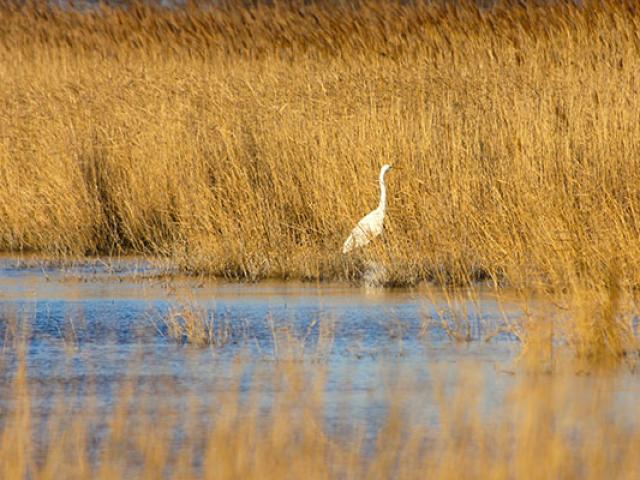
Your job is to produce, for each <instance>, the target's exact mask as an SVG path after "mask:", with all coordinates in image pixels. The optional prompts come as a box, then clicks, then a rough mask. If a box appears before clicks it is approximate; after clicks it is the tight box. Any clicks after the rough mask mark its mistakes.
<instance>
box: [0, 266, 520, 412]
mask: <svg viewBox="0 0 640 480" xmlns="http://www.w3.org/2000/svg"><path fill="white" fill-rule="evenodd" d="M456 305H457V307H458V308H459V310H460V311H461V312H464V315H466V318H467V319H469V324H470V328H469V330H468V331H466V330H465V332H464V334H465V335H470V337H471V338H470V339H471V341H470V342H463V343H460V344H458V343H456V342H453V341H452V340H451V339H450V337H449V336H448V335H447V332H446V329H443V328H442V325H443V322H444V323H446V324H451V325H452V326H453V325H454V323H455V322H454V317H455V316H454V315H453V313H452V311H451V306H452V304H451V302H450V301H447V300H446V299H445V298H444V297H443V296H442V295H439V294H438V293H434V292H431V291H428V290H427V289H424V288H422V289H402V290H384V289H365V288H359V287H354V286H350V285H338V284H314V283H291V282H287V283H285V282H266V283H256V284H248V283H242V284H237V283H228V282H224V281H216V280H202V279H195V278H187V277H179V276H164V275H162V270H161V269H158V268H157V267H154V266H153V265H151V264H148V263H145V262H142V261H136V260H117V261H115V260H112V261H109V262H108V263H105V262H101V261H98V262H89V263H81V264H78V265H76V266H71V267H70V266H66V267H64V268H62V267H55V266H47V265H46V264H42V263H40V262H37V261H33V260H30V261H26V262H25V261H18V260H16V259H15V258H4V259H2V260H1V261H0V311H2V312H3V315H4V316H5V317H7V318H8V317H10V316H13V317H15V318H17V320H18V323H19V324H21V325H22V326H27V327H28V341H27V352H26V363H27V366H28V369H29V377H30V379H31V381H32V382H33V383H35V384H38V385H39V386H40V387H41V388H42V393H41V394H42V395H43V397H44V398H46V397H48V396H50V395H52V393H53V392H52V390H55V389H60V388H64V387H65V386H68V385H70V384H77V383H78V382H82V381H83V379H86V378H89V376H91V377H92V378H93V379H97V382H98V384H99V385H100V387H101V391H102V392H103V400H104V401H109V395H110V394H111V393H112V392H113V391H114V387H115V386H116V385H119V383H120V382H121V381H122V380H123V379H124V378H126V377H127V375H128V372H129V371H130V370H131V364H132V362H134V360H136V359H138V360H139V359H143V361H142V363H141V366H140V367H139V371H138V373H137V375H138V376H139V379H141V380H142V381H143V382H144V384H145V385H147V386H148V388H149V389H150V390H153V389H161V388H162V383H163V380H166V379H168V378H171V379H173V380H175V381H178V382H179V383H180V385H181V386H182V387H183V388H184V389H185V391H189V392H196V393H203V392H205V391H206V392H209V391H210V390H211V389H212V388H214V385H217V386H220V385H224V382H225V380H228V381H230V380H231V378H230V377H231V376H232V375H231V373H230V372H231V369H232V368H233V363H234V361H235V360H236V359H238V358H242V359H243V361H244V362H246V364H247V365H249V366H250V365H252V364H255V365H262V366H264V365H266V364H269V363H270V362H278V361H280V360H283V359H288V360H292V359H293V360H296V361H299V362H302V363H309V364H311V363H314V362H321V363H322V364H323V365H325V366H326V367H327V368H328V370H329V371H330V372H332V375H333V376H330V378H329V380H328V382H327V389H328V391H329V393H332V389H334V390H335V392H334V393H336V396H340V395H342V396H344V395H346V394H347V393H349V392H341V391H339V389H340V388H341V386H340V385H341V380H342V376H347V375H348V376H349V377H350V378H351V383H352V384H351V385H350V389H351V390H352V392H351V394H353V395H356V396H357V392H368V393H372V392H373V393H375V392H376V391H377V390H378V389H380V382H382V377H381V375H384V373H383V372H381V368H383V367H384V368H387V367H389V366H393V368H394V369H395V370H398V371H399V370H401V371H403V372H408V373H407V374H409V375H414V376H416V377H423V378H424V377H425V376H426V375H427V373H426V369H427V365H434V364H437V363H444V364H447V363H456V362H462V361H464V360H465V359H466V360H470V361H473V362H474V363H475V365H476V366H477V368H478V369H480V370H482V371H483V372H487V374H489V375H490V376H492V377H494V379H493V380H492V381H493V382H496V383H501V382H503V381H504V380H503V378H502V377H504V375H501V374H500V373H497V372H499V368H500V367H496V365H500V364H508V363H509V362H510V361H511V359H512V358H513V356H514V354H515V353H516V352H517V350H518V344H517V342H515V341H514V340H513V339H512V338H509V337H508V336H504V335H503V336H499V337H498V338H497V339H495V340H493V341H492V342H491V343H490V344H485V343H484V342H481V341H478V340H480V339H481V338H482V336H483V335H484V334H486V333H487V332H488V331H489V330H490V329H492V328H495V327H496V326H497V325H499V324H500V323H502V322H503V321H504V312H502V311H501V310H500V309H499V308H498V307H497V303H496V301H495V300H494V299H492V298H491V297H489V296H487V297H486V298H482V297H481V298H477V299H474V300H471V299H465V298H464V296H463V297H462V300H461V301H459V302H457V303H456ZM185 308H186V309H195V310H197V311H198V312H205V313H204V315H205V316H207V317H208V318H210V319H213V320H214V322H217V324H218V325H219V326H224V327H225V328H226V329H228V331H229V332H230V339H229V341H228V342H227V343H225V345H223V346H221V347H219V348H216V347H211V346H209V347H204V348H197V347H194V346H192V345H188V344H187V342H186V341H183V342H181V341H179V340H178V341H176V339H175V338H171V337H170V335H169V332H168V329H167V326H166V325H165V322H164V319H166V318H167V316H168V315H169V312H171V311H178V312H179V311H182V310H184V309H185ZM513 315H514V316H517V315H518V313H517V311H515V310H514V312H513ZM10 325H11V322H9V321H7V320H6V319H5V322H1V323H0V337H3V338H6V337H7V335H8V333H10V332H8V331H7V329H8V328H9V326H10ZM5 350H6V348H5ZM246 387H247V388H249V387H250V385H247V386H246ZM380 390H382V389H380ZM110 392H111V393H110ZM354 392H355V393H354ZM173 400H174V401H179V400H180V399H179V398H174V399H173ZM336 400H337V398H336ZM341 400H344V398H341Z"/></svg>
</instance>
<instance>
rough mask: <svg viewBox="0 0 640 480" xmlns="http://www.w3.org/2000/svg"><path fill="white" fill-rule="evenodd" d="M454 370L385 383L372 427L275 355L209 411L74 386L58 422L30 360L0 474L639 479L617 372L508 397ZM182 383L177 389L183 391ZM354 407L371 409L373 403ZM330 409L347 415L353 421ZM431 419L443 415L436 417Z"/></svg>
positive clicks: (58, 404)
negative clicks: (96, 394) (37, 391)
mask: <svg viewBox="0 0 640 480" xmlns="http://www.w3.org/2000/svg"><path fill="white" fill-rule="evenodd" d="M241 370H242V369H241V368H239V369H238V372H237V373H238V377H237V378H240V376H241V374H242V371H241ZM389 373H392V372H391V371H390V372H389ZM456 373H457V375H458V379H457V380H456V381H455V383H454V385H455V386H454V387H452V386H451V385H452V384H451V383H450V382H448V383H447V382H446V381H445V378H446V375H445V376H440V375H439V374H438V371H437V369H436V371H435V373H434V375H433V378H434V380H433V381H431V382H428V383H426V384H423V383H420V382H417V383H416V381H415V379H410V378H407V377H406V376H403V375H402V372H395V373H392V374H391V375H390V376H389V379H387V381H382V382H381V384H380V387H379V388H380V389H383V390H384V391H385V393H386V395H385V396H386V398H387V400H386V402H387V409H386V410H385V412H386V413H381V412H382V411H381V410H380V409H379V408H378V409H376V411H377V412H378V414H379V415H382V417H381V418H379V420H380V421H381V423H380V424H379V426H378V427H375V428H374V429H373V430H371V429H370V428H369V429H367V428H365V426H364V424H359V423H358V422H357V421H355V420H354V418H356V417H357V416H356V417H354V416H353V415H352V414H351V413H350V410H349V409H350V408H352V407H351V406H350V405H349V403H348V401H347V402H346V403H344V407H343V408H344V411H329V410H327V409H328V405H329V404H328V403H326V398H325V393H324V387H325V382H326V376H327V374H328V371H327V370H326V367H323V366H321V365H317V364H316V365H315V366H313V368H309V366H307V367H306V368H305V367H304V366H302V364H300V363H289V362H282V363H278V364H275V366H274V367H273V369H272V370H270V371H268V372H263V374H264V375H266V377H267V378H268V381H267V383H268V384H269V385H272V387H269V388H267V389H265V390H262V389H261V388H260V387H257V386H256V385H264V384H265V383H264V380H265V379H264V378H263V379H262V381H258V382H255V383H254V387H252V388H251V389H250V391H249V392H248V393H247V392H246V390H241V389H240V384H239V383H234V381H231V384H230V385H225V386H224V388H222V389H221V390H220V391H216V392H211V397H210V398H208V399H207V400H212V401H211V407H203V404H202V403H201V400H202V399H199V398H197V397H195V396H193V395H192V396H191V397H189V396H187V398H184V397H185V395H182V399H183V400H184V402H182V403H180V405H182V406H181V407H176V405H175V404H172V403H171V402H167V401H164V400H166V397H165V396H164V395H163V396H162V397H158V396H153V397H152V396H145V395H144V394H141V393H140V392H138V388H137V387H136V385H135V382H134V383H132V384H125V385H123V386H122V388H121V390H120V393H119V394H118V395H117V397H116V398H117V400H116V402H115V405H114V406H112V407H105V406H104V405H102V406H98V403H97V402H95V401H94V400H93V397H91V396H90V395H89V396H87V395H86V392H85V395H84V396H77V397H76V396H74V395H76V394H74V393H69V392H67V394H66V395H64V396H62V395H60V396H59V397H58V398H53V399H51V400H52V401H53V402H54V405H55V406H54V407H53V408H52V411H51V414H50V415H49V416H48V417H44V416H42V415H41V414H38V413H37V409H36V407H35V405H34V404H32V396H31V388H33V387H32V386H31V387H30V386H29V385H30V384H29V381H28V375H29V373H28V371H27V370H26V369H25V366H24V364H21V365H20V367H19V368H18V370H17V374H16V375H15V377H14V380H13V381H12V382H11V383H10V384H6V385H5V386H6V390H5V391H6V392H11V396H12V400H11V401H10V402H9V403H5V406H4V407H3V409H2V412H1V414H0V421H1V427H0V429H1V434H0V475H1V476H2V478H12V479H21V478H30V479H49V478H67V479H88V478H92V479H114V478H160V477H165V476H166V478H176V479H178V478H179V479H184V480H186V479H195V478H215V479H226V478H229V479H231V478H261V479H265V478H267V479H268V478H312V479H316V478H317V479H320V478H400V479H405V478H406V479H409V478H425V476H427V477H428V478H436V479H446V478H497V479H500V478H504V479H507V478H604V477H607V478H637V475H638V473H639V472H640V460H639V459H638V455H637V448H638V445H639V444H640V430H639V425H638V424H637V415H636V414H635V413H636V412H634V411H633V407H631V408H629V405H624V406H621V404H620V403H619V402H618V401H616V393H615V392H616V390H617V388H619V385H618V383H617V382H618V379H617V377H616V376H615V375H601V376H599V377H598V378H595V379H594V378H590V377H576V376H575V375H573V374H569V375H551V376H548V375H542V376H540V375H526V374H524V375H523V374H518V376H517V377H514V380H513V382H512V387H510V388H509V389H508V390H507V392H504V393H502V392H498V393H496V392H495V391H493V388H495V385H494V386H493V387H492V386H491V385H490V384H485V383H484V382H483V381H482V378H480V377H478V375H477V371H476V369H475V368H474V367H472V366H471V365H467V366H466V367H460V366H458V367H457V372H456ZM254 375H258V374H256V373H254ZM391 378H393V381H389V380H390V379H391ZM381 380H382V379H381ZM447 384H448V385H449V386H448V387H446V386H445V385H447ZM180 388H181V387H180V386H179V385H176V388H175V390H174V393H173V395H176V396H180V393H179V391H180ZM334 388H335V385H334ZM344 388H345V392H347V394H348V392H349V388H348V386H347V385H345V386H344ZM416 388H422V389H423V393H422V396H421V397H420V398H421V400H420V402H419V404H415V396H414V397H413V398H414V403H412V402H410V401H408V400H409V397H407V392H409V391H414V393H415V389H416ZM412 389H413V390H412ZM225 392H226V393H225ZM241 392H244V393H241ZM470 392H473V394H470ZM347 398H348V397H347ZM5 400H6V397H5ZM487 402H488V403H487ZM633 403H635V402H633ZM488 405H489V406H488ZM353 408H356V410H355V411H359V412H360V413H361V408H362V405H361V404H358V406H354V407H353ZM327 416H328V417H331V418H333V417H339V418H340V419H341V420H340V425H341V428H339V429H337V430H336V429H335V428H334V427H332V426H331V425H332V422H331V421H327ZM431 417H432V418H434V422H433V423H428V422H427V423H425V418H431ZM436 419H437V420H436Z"/></svg>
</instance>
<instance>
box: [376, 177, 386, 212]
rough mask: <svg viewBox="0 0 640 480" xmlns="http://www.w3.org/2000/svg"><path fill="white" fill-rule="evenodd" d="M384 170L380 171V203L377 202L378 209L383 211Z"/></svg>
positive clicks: (384, 199)
mask: <svg viewBox="0 0 640 480" xmlns="http://www.w3.org/2000/svg"><path fill="white" fill-rule="evenodd" d="M384 174H385V172H380V203H379V204H378V210H382V211H383V212H384V211H385V210H386V208H387V186H386V185H385V184H384Z"/></svg>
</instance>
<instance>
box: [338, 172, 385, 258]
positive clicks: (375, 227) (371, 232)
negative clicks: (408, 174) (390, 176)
mask: <svg viewBox="0 0 640 480" xmlns="http://www.w3.org/2000/svg"><path fill="white" fill-rule="evenodd" d="M391 168H392V166H391V165H383V167H382V169H381V170H380V203H378V208H376V209H375V210H373V211H372V212H369V213H368V214H367V215H365V216H364V217H363V218H362V220H360V221H359V222H358V224H357V225H356V227H355V228H354V229H353V230H352V231H351V235H349V238H347V239H346V240H345V242H344V245H343V246H342V253H349V252H350V251H351V250H353V249H354V248H358V247H362V246H364V245H366V244H368V243H369V242H370V241H371V239H373V238H375V237H377V236H378V235H380V234H381V233H382V230H383V228H384V215H385V213H386V210H387V187H386V185H385V183H384V176H385V174H386V173H387V172H388V171H389V170H391Z"/></svg>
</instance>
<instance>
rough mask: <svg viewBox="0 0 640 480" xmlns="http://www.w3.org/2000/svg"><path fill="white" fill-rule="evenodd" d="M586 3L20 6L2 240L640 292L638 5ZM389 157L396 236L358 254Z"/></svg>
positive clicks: (0, 78)
mask: <svg viewBox="0 0 640 480" xmlns="http://www.w3.org/2000/svg"><path fill="white" fill-rule="evenodd" d="M435 3H438V2H435ZM585 3H586V4H585V5H584V6H582V7H580V8H578V7H573V6H568V5H562V2H557V3H556V4H555V5H551V6H550V5H546V6H536V5H534V3H529V4H528V5H527V6H519V5H515V4H514V5H511V4H509V3H508V2H507V3H505V4H504V5H503V6H501V7H499V8H495V9H491V10H478V9H476V8H475V7H473V6H472V5H471V4H463V5H461V6H457V7H454V6H451V5H449V6H446V5H444V3H443V5H435V4H432V5H422V4H421V5H410V4H406V5H400V4H391V3H388V2H384V3H379V2H367V1H365V2H358V3H357V5H356V4H351V3H348V4H346V3H338V4H334V3H331V2H329V3H326V2H319V3H312V4H307V5H302V4H297V3H295V2H292V3H288V4H286V5H284V4H278V5H274V6H267V5H258V6H255V7H241V6H238V5H227V6H220V7H216V8H196V7H193V6H192V7H189V8H186V9H174V10H170V9H162V8H153V7H149V6H144V5H142V4H135V5H134V6H132V7H130V8H109V7H102V8H100V9H88V10H84V11H82V12H81V13H79V12H75V11H69V10H65V11H63V10H56V9H55V8H48V7H44V6H42V5H41V4H34V5H31V6H29V5H27V6H24V7H11V6H10V5H9V4H5V5H4V7H3V8H2V9H0V25H1V26H0V84H2V89H0V179H1V181H2V185H3V188H2V189H0V249H2V250H5V251H38V252H43V253H46V254H50V255H53V256H77V255H96V254H98V255H99V254H120V253H143V254H148V255H160V256H165V257H168V258H170V259H172V260H173V261H174V262H175V263H176V264H177V265H178V266H179V267H180V268H181V269H183V270H184V271H187V272H192V273H205V274H213V275H220V276H226V277H231V278H243V279H260V278H265V277H280V278H302V279H332V278H357V277H358V276H360V275H361V274H362V270H363V268H365V267H363V265H366V264H367V262H369V261H371V260H374V261H376V262H381V263H383V264H385V266H386V269H387V271H388V272H389V283H390V284H407V283H415V282H418V281H420V280H424V279H435V280H437V281H439V282H441V283H451V282H453V283H469V282H470V281H473V280H474V279H477V278H487V277H488V278H491V279H493V280H494V281H495V282H498V283H499V284H500V285H502V284H507V283H508V284H510V285H512V286H528V287H531V286H539V285H546V286H551V287H552V288H554V289H559V290H561V289H565V288H574V287H575V286H576V285H584V284H588V285H589V286H595V287H596V288H606V283H607V278H608V272H609V270H610V269H611V265H612V264H614V263H615V266H616V268H617V269H619V271H620V276H621V283H622V284H623V286H624V288H627V287H633V286H636V285H637V284H638V283H639V280H640V241H639V239H638V238H639V236H638V233H639V232H638V226H639V223H638V222H639V219H638V213H637V212H638V209H639V207H640V176H639V174H638V167H639V163H640V156H639V153H640V122H639V121H638V120H639V118H638V112H639V111H640V108H639V107H640V105H639V103H640V100H639V98H640V97H639V96H638V95H637V91H638V88H640V79H639V77H638V75H637V72H638V71H639V67H640V60H638V59H639V58H640V57H639V56H638V51H639V47H640V39H639V38H638V36H637V34H636V32H637V29H638V20H637V17H636V16H635V15H634V4H633V3H632V2H629V3H627V2H613V1H612V2H585ZM383 163H394V164H396V165H397V166H400V167H402V169H399V170H397V171H395V172H393V173H392V174H390V175H389V176H388V182H389V191H390V199H389V212H388V214H389V215H388V221H387V232H386V235H385V238H384V240H380V241H377V242H376V244H375V245H373V246H372V248H370V249H367V250H364V251H362V252H359V253H357V254H356V255H355V256H352V257H345V256H342V255H341V254H340V247H341V244H342V242H343V241H344V238H345V237H346V236H347V235H348V233H349V231H350V229H351V228H352V227H353V226H354V225H355V222H356V221H357V220H358V218H359V217H360V216H362V215H363V214H364V213H366V212H367V211H368V210H370V209H372V208H373V207H374V206H375V205H376V203H377V195H378V190H377V183H376V178H377V173H378V169H379V167H380V166H381V165H382V164H383Z"/></svg>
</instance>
